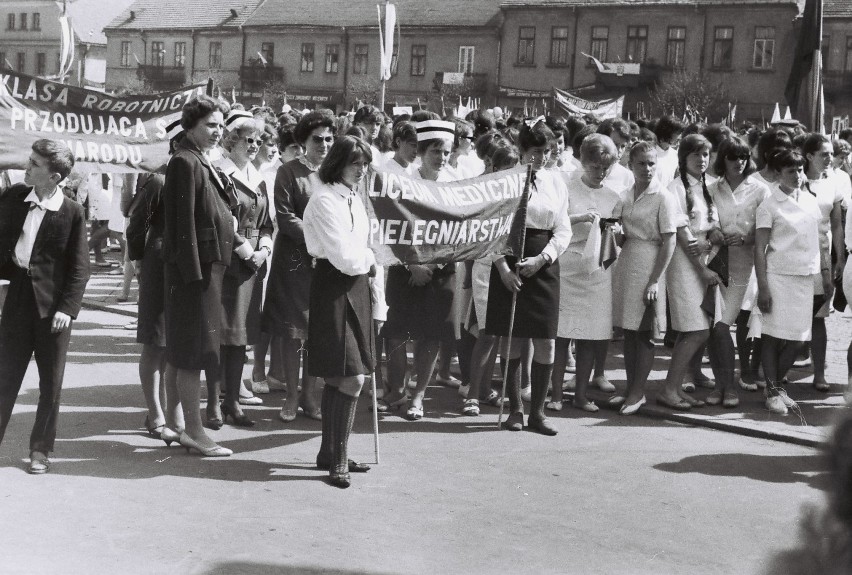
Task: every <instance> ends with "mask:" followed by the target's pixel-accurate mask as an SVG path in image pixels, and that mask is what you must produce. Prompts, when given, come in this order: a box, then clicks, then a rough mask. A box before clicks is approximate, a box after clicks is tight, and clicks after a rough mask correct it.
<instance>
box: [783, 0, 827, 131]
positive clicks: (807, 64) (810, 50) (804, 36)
mask: <svg viewBox="0 0 852 575" xmlns="http://www.w3.org/2000/svg"><path fill="white" fill-rule="evenodd" d="M821 43H822V0H805V9H804V11H803V12H802V27H801V29H800V30H799V40H798V42H797V43H796V52H795V55H794V56H793V66H792V68H791V69H790V77H789V78H787V87H786V88H785V89H784V97H785V98H786V99H787V105H789V106H790V112H791V114H792V115H793V117H794V118H798V117H799V94H800V93H801V90H802V82H803V81H804V80H805V78H807V76H808V74H809V73H810V71H811V69H812V68H813V64H814V53H815V52H816V51H817V50H819V49H820V46H821Z"/></svg>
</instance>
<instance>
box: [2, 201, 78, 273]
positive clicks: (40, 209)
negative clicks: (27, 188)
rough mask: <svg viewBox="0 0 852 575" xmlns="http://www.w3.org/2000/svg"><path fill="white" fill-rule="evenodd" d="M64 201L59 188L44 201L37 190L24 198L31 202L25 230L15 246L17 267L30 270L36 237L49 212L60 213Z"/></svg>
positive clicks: (25, 221)
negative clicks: (40, 198)
mask: <svg viewBox="0 0 852 575" xmlns="http://www.w3.org/2000/svg"><path fill="white" fill-rule="evenodd" d="M63 199H65V196H64V195H63V194H62V190H60V189H59V188H56V189H55V190H54V191H53V193H52V194H51V195H50V196H48V197H47V198H45V199H44V200H39V199H38V196H37V195H36V193H35V190H33V191H31V192H30V193H29V194H28V195H27V197H26V198H24V201H25V202H29V204H30V211H29V212H27V217H26V219H25V220H24V228H23V229H22V230H21V237H20V238H18V243H17V244H15V255H14V260H15V265H17V266H18V267H21V268H24V269H28V268H29V267H30V258H31V257H32V253H33V246H34V245H35V241H36V236H37V235H38V230H39V228H40V227H41V223H42V221H44V216H45V214H46V213H47V210H50V211H51V212H58V211H59V208H61V207H62V200H63Z"/></svg>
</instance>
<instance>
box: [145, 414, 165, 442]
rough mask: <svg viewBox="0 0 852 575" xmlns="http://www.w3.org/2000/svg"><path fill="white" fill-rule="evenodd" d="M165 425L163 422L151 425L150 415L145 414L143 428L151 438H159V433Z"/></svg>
mask: <svg viewBox="0 0 852 575" xmlns="http://www.w3.org/2000/svg"><path fill="white" fill-rule="evenodd" d="M165 427H166V424H165V423H161V424H160V425H154V426H152V425H151V418H150V416H148V415H146V416H145V430H146V431H147V432H148V435H149V436H151V437H152V438H153V439H161V437H160V434H161V433H162V432H163V428H165Z"/></svg>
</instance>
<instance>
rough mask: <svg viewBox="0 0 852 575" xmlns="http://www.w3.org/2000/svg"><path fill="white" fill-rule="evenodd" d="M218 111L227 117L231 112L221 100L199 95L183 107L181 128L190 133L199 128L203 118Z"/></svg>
mask: <svg viewBox="0 0 852 575" xmlns="http://www.w3.org/2000/svg"><path fill="white" fill-rule="evenodd" d="M216 111H219V112H222V115H225V114H227V113H228V112H229V111H230V108H229V107H228V105H227V104H226V103H225V102H223V101H221V100H217V99H215V98H211V97H210V96H208V95H206V94H199V95H197V96H196V97H195V98H193V99H192V100H190V101H189V102H187V103H186V104H184V105H183V112H182V113H181V117H180V126H181V128H183V129H184V130H187V131H189V130H191V129H193V128H194V127H195V126H197V125H198V122H200V121H201V120H202V118H206V117H207V116H209V115H210V114H212V113H213V112H216Z"/></svg>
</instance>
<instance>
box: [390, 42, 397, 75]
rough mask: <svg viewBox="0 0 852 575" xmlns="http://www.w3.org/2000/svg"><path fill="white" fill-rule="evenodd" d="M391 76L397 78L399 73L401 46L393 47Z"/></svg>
mask: <svg viewBox="0 0 852 575" xmlns="http://www.w3.org/2000/svg"><path fill="white" fill-rule="evenodd" d="M390 71H391V76H396V73H397V71H399V46H394V47H393V52H391V69H390Z"/></svg>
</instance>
